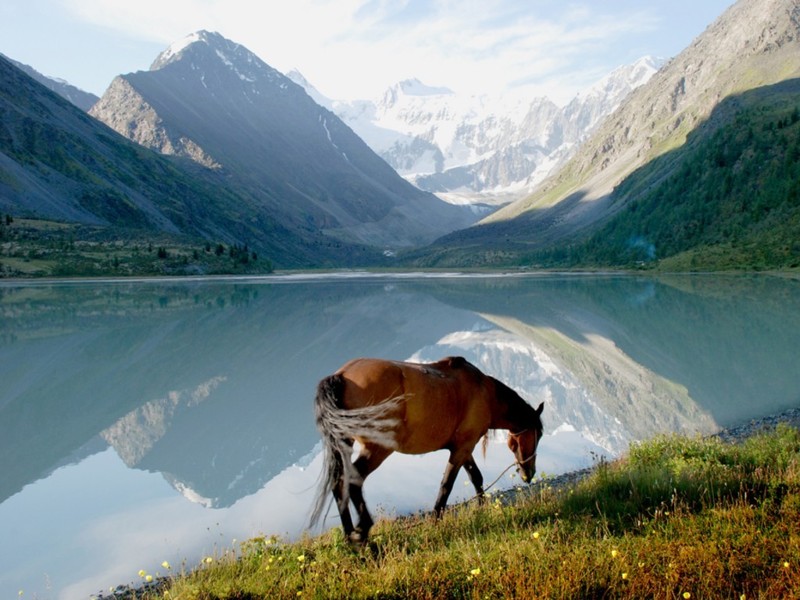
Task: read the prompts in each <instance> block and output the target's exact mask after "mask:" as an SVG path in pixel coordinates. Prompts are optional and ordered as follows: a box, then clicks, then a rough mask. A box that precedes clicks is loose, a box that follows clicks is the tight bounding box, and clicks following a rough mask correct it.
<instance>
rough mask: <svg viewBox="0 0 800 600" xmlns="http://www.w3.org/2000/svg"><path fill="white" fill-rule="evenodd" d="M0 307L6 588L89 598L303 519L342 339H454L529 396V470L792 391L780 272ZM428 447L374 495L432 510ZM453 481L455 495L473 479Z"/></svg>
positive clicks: (694, 425) (507, 483)
mask: <svg viewBox="0 0 800 600" xmlns="http://www.w3.org/2000/svg"><path fill="white" fill-rule="evenodd" d="M0 314H1V315H2V320H0V446H2V452H0V474H2V476H1V477H0V597H2V598H16V597H18V594H19V592H20V591H21V592H22V598H38V599H49V598H59V599H67V600H71V599H73V598H76V599H86V598H89V597H90V596H91V595H93V594H97V593H98V592H100V591H102V590H106V591H107V590H108V589H109V587H111V586H115V585H116V584H122V583H129V582H135V581H137V580H138V579H139V578H138V575H137V572H138V571H139V570H140V569H144V570H146V571H147V572H149V573H151V574H154V575H155V574H156V573H157V572H159V571H160V572H162V573H163V572H164V569H163V568H162V567H161V566H160V565H161V563H162V561H165V560H166V561H169V562H170V563H171V564H172V565H173V566H174V567H173V568H175V569H178V568H180V565H181V564H185V565H186V566H187V567H188V568H190V567H192V566H194V565H196V564H198V563H199V561H200V560H201V559H202V558H203V557H205V556H214V555H219V554H222V553H224V552H225V551H226V550H228V549H230V548H232V547H235V546H236V545H237V543H238V542H237V540H238V541H241V540H244V539H246V538H248V537H252V536H256V535H261V534H264V535H272V534H277V535H280V536H281V537H283V538H285V539H294V538H297V537H298V536H300V535H302V534H303V532H304V531H305V526H306V523H307V519H308V513H309V509H310V505H311V502H312V499H313V496H314V492H315V487H316V483H317V475H318V473H319V469H320V462H321V457H320V455H319V452H320V446H319V443H318V442H319V436H318V434H317V431H316V428H315V425H314V419H313V410H312V399H313V396H314V391H315V387H316V384H317V382H318V381H319V379H321V378H322V377H324V376H325V375H328V374H330V373H332V372H333V371H335V370H336V369H337V368H338V367H339V366H341V365H342V364H343V363H344V362H346V361H347V360H349V359H351V358H354V357H357V356H376V357H383V358H392V359H400V360H412V361H419V362H427V361H434V360H437V359H439V358H441V357H443V356H446V355H462V356H464V357H466V358H467V359H468V360H470V361H471V362H473V363H474V364H476V365H477V366H479V367H480V368H481V369H483V370H484V371H485V372H487V373H489V374H491V375H494V376H495V377H498V378H499V379H501V380H502V381H504V382H505V383H507V384H508V385H510V386H511V387H513V388H514V389H516V390H517V391H518V392H519V393H520V394H521V395H522V396H523V397H525V398H526V399H528V400H529V401H530V402H531V403H534V404H538V403H539V402H540V401H544V402H545V410H544V414H543V417H542V418H543V422H544V425H545V433H546V435H545V437H544V438H543V440H542V442H541V444H540V447H539V458H538V460H537V467H538V470H539V473H540V474H541V473H544V474H558V473H561V472H565V471H569V470H573V469H576V468H581V467H584V466H588V465H591V464H592V463H593V461H596V460H598V459H599V457H601V456H615V455H618V454H619V453H621V452H624V451H625V449H626V448H627V447H628V446H629V444H630V443H631V442H634V441H637V440H643V439H647V438H650V437H652V436H654V435H657V434H660V433H665V432H681V433H688V434H695V433H697V434H703V435H704V434H709V433H713V432H715V431H717V430H718V429H719V428H720V427H725V426H729V425H733V424H738V423H741V422H744V421H747V420H749V419H753V418H757V417H760V416H764V415H768V414H773V413H777V412H780V411H783V410H785V409H787V408H790V407H795V406H799V405H800V369H798V359H797V356H798V348H800V282H799V281H798V280H796V279H789V278H780V277H771V276H733V275H731V276H677V275H676V276H661V277H658V278H654V277H645V276H642V277H638V276H615V275H607V276H598V275H591V276H589V275H514V274H512V275H502V276H501V275H498V276H459V275H455V274H453V275H446V274H442V275H436V276H431V275H427V276H423V275H414V274H407V275H368V274H363V273H343V274H338V275H328V276H302V275H297V276H275V277H260V278H246V279H231V278H220V279H192V280H136V281H130V280H126V281H90V282H89V281H86V282H83V281H81V282H5V283H0ZM476 459H477V461H478V465H479V466H480V467H481V469H482V471H483V473H484V477H485V479H486V481H487V482H490V481H492V480H493V479H495V477H497V476H498V475H499V474H500V473H501V472H502V471H503V469H505V467H507V466H508V465H509V464H511V462H512V456H511V454H510V453H509V452H508V450H507V449H506V448H505V443H504V436H498V437H497V439H496V440H494V441H492V443H490V444H489V449H488V452H487V454H486V457H485V458H484V457H483V456H479V452H478V453H476ZM445 461H446V455H445V454H444V453H441V452H439V453H433V454H430V455H426V456H421V457H419V456H417V457H410V456H401V455H393V456H392V457H390V458H389V460H387V461H386V463H385V464H384V465H383V466H382V467H381V468H380V469H379V470H378V471H376V473H374V474H373V475H372V476H371V477H370V479H369V480H368V481H367V483H366V485H365V494H366V497H367V501H368V503H369V504H370V507H371V509H372V511H373V513H374V514H376V515H378V516H393V515H397V514H403V513H408V512H414V511H418V510H429V509H430V508H432V506H433V502H434V500H435V497H436V492H437V489H438V484H439V480H440V478H441V474H442V471H443V469H444V464H445ZM464 483H466V476H465V475H464V474H463V473H462V474H461V475H460V476H459V480H458V481H457V483H456V486H455V490H454V494H453V497H452V500H451V502H452V501H458V500H464V499H467V498H469V497H470V495H471V493H470V492H471V490H472V488H471V487H469V486H466V485H464ZM515 485H521V484H520V483H519V479H512V478H511V477H510V476H508V475H504V476H503V478H502V479H501V483H500V484H498V486H500V487H504V488H508V487H512V486H515ZM333 512H335V511H332V513H331V514H330V515H329V518H328V519H327V520H326V522H325V524H324V525H323V527H333V526H337V525H338V517H336V518H334V515H333ZM318 531H319V529H317V530H315V531H312V532H311V533H316V532H318Z"/></svg>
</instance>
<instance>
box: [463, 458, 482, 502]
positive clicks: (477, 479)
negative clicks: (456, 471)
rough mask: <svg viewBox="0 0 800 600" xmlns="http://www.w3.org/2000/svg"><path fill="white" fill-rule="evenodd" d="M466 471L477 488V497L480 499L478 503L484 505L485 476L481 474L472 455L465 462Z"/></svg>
mask: <svg viewBox="0 0 800 600" xmlns="http://www.w3.org/2000/svg"><path fill="white" fill-rule="evenodd" d="M464 469H465V470H466V471H467V475H469V480H470V481H471V482H472V485H473V487H474V488H475V495H476V497H477V498H478V502H480V503H481V504H482V503H483V501H484V500H485V498H484V497H483V474H482V473H481V471H480V469H478V465H476V464H475V459H474V458H473V456H472V455H471V454H470V455H469V458H468V459H467V460H466V461H465V462H464Z"/></svg>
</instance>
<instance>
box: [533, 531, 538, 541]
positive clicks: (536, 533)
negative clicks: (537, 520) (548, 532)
mask: <svg viewBox="0 0 800 600" xmlns="http://www.w3.org/2000/svg"><path fill="white" fill-rule="evenodd" d="M533 539H535V540H538V539H539V532H538V531H534V532H533Z"/></svg>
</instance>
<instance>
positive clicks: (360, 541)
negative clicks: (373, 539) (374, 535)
mask: <svg viewBox="0 0 800 600" xmlns="http://www.w3.org/2000/svg"><path fill="white" fill-rule="evenodd" d="M350 543H351V544H353V545H354V546H363V545H364V544H366V543H367V536H365V535H363V534H362V533H361V532H360V531H354V532H353V533H351V534H350Z"/></svg>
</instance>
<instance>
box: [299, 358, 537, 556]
mask: <svg viewBox="0 0 800 600" xmlns="http://www.w3.org/2000/svg"><path fill="white" fill-rule="evenodd" d="M314 404H315V413H316V421H317V427H318V428H319V431H320V433H321V434H322V441H323V445H324V459H323V471H322V480H321V482H320V486H319V490H318V496H317V500H316V504H315V506H314V510H313V512H312V515H311V524H312V525H313V524H315V523H316V522H317V521H318V520H319V518H320V516H321V515H322V512H323V510H324V508H325V504H326V500H327V498H328V494H331V493H332V494H333V497H334V500H335V502H336V506H337V508H338V510H339V515H340V516H341V519H342V527H343V529H344V533H345V536H346V537H348V539H350V540H351V541H353V542H362V543H363V542H366V540H367V537H368V535H369V530H370V528H371V527H372V524H373V521H372V518H371V516H370V514H369V511H368V510H367V506H366V503H365V502H364V495H363V493H362V486H363V484H364V480H365V479H366V478H367V476H368V475H369V474H370V473H372V472H373V471H374V470H375V469H377V468H378V467H379V466H380V465H381V463H382V462H383V461H384V460H386V458H387V457H388V456H389V455H390V454H392V452H395V451H396V452H402V453H404V454H424V453H427V452H433V451H435V450H441V449H447V450H449V451H450V458H449V460H448V462H447V466H446V467H445V470H444V476H443V478H442V483H441V486H440V488H439V495H438V497H437V498H436V503H435V505H434V511H435V513H436V515H437V516H438V515H441V513H442V511H443V510H444V508H445V506H446V505H447V499H448V497H449V496H450V492H451V490H452V489H453V483H454V482H455V479H456V475H457V474H458V471H459V469H460V468H461V467H462V466H463V467H464V468H465V469H466V471H467V474H468V475H469V478H470V481H471V482H472V484H473V486H474V487H475V491H476V493H477V494H478V495H482V494H483V476H482V475H481V472H480V471H479V470H478V467H477V465H476V464H475V460H474V458H473V456H472V453H473V450H474V449H475V445H476V444H477V443H478V441H479V440H480V439H481V438H482V437H483V436H485V435H486V433H487V432H488V430H490V429H507V430H508V431H509V436H508V447H509V448H510V449H511V451H512V452H513V454H514V457H515V460H516V464H517V469H518V471H519V472H520V474H521V477H522V480H523V481H525V482H526V483H529V482H530V481H531V480H532V479H533V476H534V474H535V473H536V447H537V446H538V444H539V440H540V439H541V437H542V421H541V418H540V417H541V414H542V409H543V408H544V403H542V404H540V405H539V407H538V408H536V409H534V408H533V407H531V406H530V405H529V404H528V403H527V402H525V400H523V399H522V398H521V397H520V396H519V395H518V394H517V393H516V392H515V391H514V390H512V389H511V388H509V387H508V386H507V385H505V384H503V383H502V382H500V381H498V380H497V379H495V378H494V377H490V376H488V375H485V374H484V373H482V372H481V371H480V370H479V369H478V368H477V367H475V366H474V365H472V364H470V363H469V362H467V360H465V359H464V358H461V357H448V358H444V359H442V360H440V361H439V362H436V363H430V364H415V363H405V362H395V361H387V360H380V359H372V358H360V359H356V360H353V361H351V362H349V363H347V364H346V365H344V366H343V367H342V368H340V369H339V370H338V371H337V372H336V373H335V374H333V375H330V376H328V377H326V378H324V379H323V380H322V381H320V382H319V385H318V386H317V395H316V398H315V401H314ZM354 441H358V442H359V444H360V446H361V450H360V452H359V454H358V457H357V458H356V459H355V460H354V461H351V457H352V453H353V443H354ZM351 500H352V502H353V504H354V506H355V509H356V511H357V513H358V525H357V526H356V527H354V526H353V520H352V517H351V515H350V501H351Z"/></svg>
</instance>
